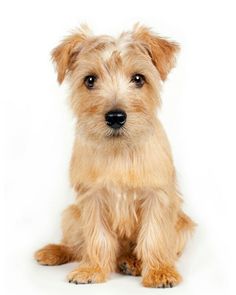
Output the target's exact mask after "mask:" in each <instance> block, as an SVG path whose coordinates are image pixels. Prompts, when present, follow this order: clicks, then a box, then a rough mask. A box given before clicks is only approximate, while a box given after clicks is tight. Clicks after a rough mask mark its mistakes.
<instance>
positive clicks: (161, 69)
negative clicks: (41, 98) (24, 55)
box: [53, 27, 178, 142]
mask: <svg viewBox="0 0 236 295" xmlns="http://www.w3.org/2000/svg"><path fill="white" fill-rule="evenodd" d="M177 51H178V46H177V44H175V43H173V42H169V41H167V40H165V39H162V38H160V37H158V36H156V35H154V34H153V33H151V32H150V30H148V29H146V28H144V27H135V29H134V30H133V31H132V32H127V33H123V34H122V35H121V36H120V37H119V38H118V39H114V38H112V37H109V36H99V37H95V36H92V35H90V34H89V32H88V31H87V30H80V31H79V32H78V33H75V34H73V35H71V36H69V37H68V38H67V39H65V40H64V41H63V42H62V43H61V44H60V45H59V46H58V47H57V48H55V49H54V51H53V59H54V61H55V62H56V65H57V71H58V81H59V82H60V83H61V82H62V81H63V80H64V78H65V76H68V81H69V82H70V87H71V104H72V108H73V111H74V113H75V115H76V116H77V117H78V130H79V132H80V133H81V134H82V135H83V136H85V137H86V138H87V139H91V140H93V141H100V142H101V140H103V141H104V140H110V141H112V142H114V141H116V142H117V141H121V140H122V141H123V140H128V141H130V140H132V139H135V140H137V139H138V138H142V139H144V136H145V135H146V134H148V133H149V132H152V127H153V123H154V121H155V117H156V109H157V107H158V105H159V104H160V95H159V93H160V85H161V80H162V81H164V80H165V79H166V77H167V74H168V72H169V71H170V69H171V68H172V67H173V66H174V61H175V54H176V52H177Z"/></svg>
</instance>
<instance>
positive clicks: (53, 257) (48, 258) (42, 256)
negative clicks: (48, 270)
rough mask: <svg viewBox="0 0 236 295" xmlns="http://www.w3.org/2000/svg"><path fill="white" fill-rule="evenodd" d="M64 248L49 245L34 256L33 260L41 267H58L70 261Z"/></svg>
mask: <svg viewBox="0 0 236 295" xmlns="http://www.w3.org/2000/svg"><path fill="white" fill-rule="evenodd" d="M70 256H71V255H70V254H69V252H68V249H67V247H66V246H63V245H54V244H50V245H47V246H45V247H43V248H42V249H40V250H38V251H37V252H36V253H35V254H34V258H35V260H37V262H38V263H39V264H42V265H59V264H63V263H67V262H69V261H70V260H71V257H70Z"/></svg>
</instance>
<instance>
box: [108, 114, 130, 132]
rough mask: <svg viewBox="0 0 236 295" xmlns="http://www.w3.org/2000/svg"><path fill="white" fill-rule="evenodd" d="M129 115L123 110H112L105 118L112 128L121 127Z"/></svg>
mask: <svg viewBox="0 0 236 295" xmlns="http://www.w3.org/2000/svg"><path fill="white" fill-rule="evenodd" d="M126 118H127V115H126V113H125V112H124V111H122V110H111V111H109V112H108V113H106V114H105V120H106V123H107V125H108V126H109V127H111V128H112V129H119V128H121V127H122V126H123V125H124V124H125V121H126Z"/></svg>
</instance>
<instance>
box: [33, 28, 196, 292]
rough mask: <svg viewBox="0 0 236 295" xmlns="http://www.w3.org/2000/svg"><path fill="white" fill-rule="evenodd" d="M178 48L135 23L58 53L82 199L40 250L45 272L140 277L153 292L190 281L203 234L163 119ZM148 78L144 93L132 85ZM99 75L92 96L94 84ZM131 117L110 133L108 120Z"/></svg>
mask: <svg viewBox="0 0 236 295" xmlns="http://www.w3.org/2000/svg"><path fill="white" fill-rule="evenodd" d="M178 50H179V46H178V45H177V44H176V43H174V42H171V41H169V40H166V39H164V38H161V37H159V36H158V35H156V34H154V33H153V32H152V31H151V30H150V29H148V28H145V27H142V26H139V25H136V26H135V27H134V29H133V30H132V31H130V32H125V33H123V34H121V35H120V36H119V37H118V38H117V39H115V38H112V37H110V36H98V37H97V36H94V35H92V33H91V32H90V30H89V29H88V28H87V27H82V28H81V29H79V30H78V31H76V32H74V33H73V34H72V35H70V36H69V37H67V38H66V39H65V40H63V41H62V43H61V44H60V45H59V46H58V47H56V48H55V49H54V50H53V52H52V58H53V61H54V62H55V64H56V68H57V72H58V81H59V83H62V82H63V80H64V79H65V78H67V81H68V83H69V86H70V103H71V107H72V110H73V112H74V114H75V117H76V118H77V125H76V135H75V142H74V149H73V154H72V158H71V165H70V179H71V185H72V187H73V188H74V190H75V192H76V194H77V197H76V200H75V203H74V204H73V205H71V206H70V207H69V208H67V209H66V210H65V212H64V215H63V221H62V230H63V238H62V241H61V244H58V245H54V244H50V245H47V246H45V247H44V248H42V249H40V250H39V251H37V252H36V254H35V258H36V260H37V261H38V262H39V263H40V264H43V265H58V264H63V263H67V262H71V261H79V262H80V264H79V267H78V268H77V269H75V270H74V271H72V272H71V273H70V274H69V275H68V281H69V282H72V283H76V284H80V283H100V282H104V281H105V280H106V279H107V278H108V275H109V273H110V272H112V271H119V272H121V273H123V274H130V275H141V276H142V283H143V285H144V286H147V287H163V288H165V287H173V286H175V285H177V284H178V283H179V282H180V281H181V276H180V274H179V273H178V272H177V270H176V268H175V262H176V260H177V258H178V257H179V256H180V254H181V253H182V251H183V248H184V246H185V244H186V241H187V238H188V237H189V235H190V234H191V232H192V231H193V228H194V223H193V221H192V220H191V219H190V218H189V217H188V216H187V215H186V214H185V213H184V212H183V211H182V209H181V203H182V199H181V197H180V194H179V192H178V189H177V185H176V177H175V169H174V165H173V160H172V155H171V150H170V146H169V143H168V140H167V137H166V134H165V132H164V130H163V128H162V125H161V123H160V121H159V120H158V118H157V116H156V113H157V109H158V107H159V106H160V90H161V85H162V83H163V81H164V80H165V79H166V78H167V75H168V73H169V71H170V70H171V68H172V67H173V66H174V63H175V56H176V53H177V52H178ZM137 73H138V74H141V75H142V76H143V77H145V81H144V84H143V85H142V87H137V85H136V84H135V83H134V82H133V81H132V77H133V75H135V74H137ZM88 75H93V76H95V77H96V81H95V83H94V86H93V87H91V89H88V87H86V85H85V77H87V76H88ZM113 109H121V110H124V111H125V112H126V114H127V119H126V122H125V124H124V125H123V126H122V127H121V128H120V129H115V130H114V129H112V128H110V127H109V126H108V125H107V124H106V121H105V114H106V113H107V112H109V111H110V110H113Z"/></svg>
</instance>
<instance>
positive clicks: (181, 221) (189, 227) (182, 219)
mask: <svg viewBox="0 0 236 295" xmlns="http://www.w3.org/2000/svg"><path fill="white" fill-rule="evenodd" d="M195 226H196V224H195V223H194V222H193V221H192V220H191V219H190V218H189V217H188V216H187V215H186V214H185V213H184V212H183V211H180V212H179V216H178V220H177V223H176V231H177V240H176V255H177V256H178V257H179V256H181V254H182V252H183V250H184V247H185V245H186V242H187V240H188V239H189V237H190V236H191V234H192V233H193V230H194V228H195Z"/></svg>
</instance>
